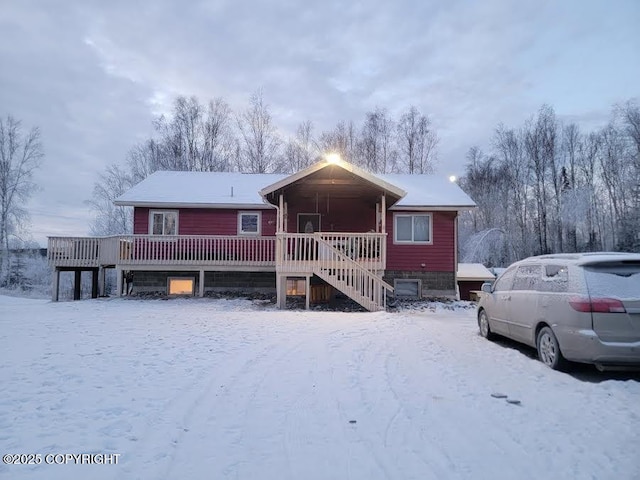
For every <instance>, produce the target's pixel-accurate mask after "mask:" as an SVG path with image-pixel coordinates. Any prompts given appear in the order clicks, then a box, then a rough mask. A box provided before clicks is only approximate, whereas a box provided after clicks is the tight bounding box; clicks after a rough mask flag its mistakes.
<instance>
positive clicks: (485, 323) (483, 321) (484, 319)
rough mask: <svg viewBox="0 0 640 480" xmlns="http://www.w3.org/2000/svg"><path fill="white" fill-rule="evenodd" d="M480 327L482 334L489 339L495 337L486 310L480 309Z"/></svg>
mask: <svg viewBox="0 0 640 480" xmlns="http://www.w3.org/2000/svg"><path fill="white" fill-rule="evenodd" d="M478 327H479V328H480V335H481V336H482V337H484V338H486V339H487V340H491V339H492V338H493V333H492V332H491V327H489V317H488V316H487V312H485V311H484V310H480V313H479V314H478Z"/></svg>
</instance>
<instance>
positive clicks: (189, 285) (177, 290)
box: [169, 277, 196, 295]
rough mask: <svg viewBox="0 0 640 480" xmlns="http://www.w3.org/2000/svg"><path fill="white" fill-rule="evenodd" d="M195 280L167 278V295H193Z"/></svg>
mask: <svg viewBox="0 0 640 480" xmlns="http://www.w3.org/2000/svg"><path fill="white" fill-rule="evenodd" d="M195 283H196V282H195V279H193V278H182V277H175V278H171V277H169V295H193V288H194V286H195Z"/></svg>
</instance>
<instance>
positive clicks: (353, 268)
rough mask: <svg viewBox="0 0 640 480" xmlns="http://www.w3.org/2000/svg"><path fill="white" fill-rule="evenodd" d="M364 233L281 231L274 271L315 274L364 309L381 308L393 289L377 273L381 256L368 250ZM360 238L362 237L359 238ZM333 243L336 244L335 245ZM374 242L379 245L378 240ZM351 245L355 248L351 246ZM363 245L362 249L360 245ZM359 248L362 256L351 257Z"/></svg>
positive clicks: (369, 244)
mask: <svg viewBox="0 0 640 480" xmlns="http://www.w3.org/2000/svg"><path fill="white" fill-rule="evenodd" d="M325 235H326V236H325ZM367 235H371V234H363V235H362V236H360V235H357V234H354V235H353V236H349V237H344V236H343V237H340V238H338V239H336V238H335V237H331V236H330V234H322V233H316V234H308V235H306V234H284V235H282V236H280V237H279V247H278V250H279V253H277V254H276V258H277V259H279V261H277V262H276V271H277V273H278V274H279V275H283V276H285V277H295V276H302V275H305V276H309V275H310V274H314V275H317V276H318V277H319V278H321V279H322V280H324V281H325V282H326V283H328V284H329V285H331V286H332V287H334V288H336V289H338V290H339V291H340V292H342V293H343V294H345V295H347V296H348V297H349V298H351V299H353V300H354V301H355V302H357V303H359V304H360V305H362V306H363V307H364V308H366V309H367V310H369V311H379V310H384V309H385V308H386V297H387V292H393V287H392V286H391V285H389V284H388V283H386V282H385V281H384V280H383V279H382V276H381V275H379V274H378V272H381V271H383V269H382V268H380V267H381V266H382V265H383V264H384V261H383V257H381V255H380V253H379V252H378V253H376V254H372V253H369V252H370V251H372V250H373V249H372V248H371V245H372V244H373V243H372V241H371V237H370V236H369V237H366V236H367ZM362 238H365V240H364V241H362V240H361V239H362ZM380 240H382V238H380ZM359 242H360V243H359ZM336 243H337V244H338V245H340V246H339V248H338V247H337V246H336ZM378 244H379V245H381V244H382V241H380V242H378ZM354 245H358V247H359V248H354ZM363 245H364V246H365V248H360V247H362V246H363ZM380 250H382V249H380ZM360 251H366V252H365V256H366V258H364V259H363V258H361V257H358V258H357V259H354V258H352V256H354V255H356V253H355V252H360ZM382 251H383V250H382ZM348 253H351V255H352V256H350V255H349V254H348ZM363 265H366V266H373V268H365V266H363ZM374 268H375V270H374Z"/></svg>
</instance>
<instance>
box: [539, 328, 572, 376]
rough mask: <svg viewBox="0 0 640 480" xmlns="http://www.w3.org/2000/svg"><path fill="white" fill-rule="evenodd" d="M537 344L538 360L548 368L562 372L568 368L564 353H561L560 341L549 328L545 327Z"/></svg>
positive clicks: (540, 332)
mask: <svg viewBox="0 0 640 480" xmlns="http://www.w3.org/2000/svg"><path fill="white" fill-rule="evenodd" d="M536 344H537V346H538V358H539V359H540V361H541V362H542V363H544V364H545V365H546V366H548V367H551V368H553V369H554V370H562V369H563V368H564V367H565V366H566V363H567V361H566V360H565V359H564V357H563V356H562V352H560V345H559V344H558V339H557V338H556V336H555V335H554V333H553V330H551V329H550V328H549V327H544V328H542V329H541V330H540V331H539V332H538V339H537V342H536Z"/></svg>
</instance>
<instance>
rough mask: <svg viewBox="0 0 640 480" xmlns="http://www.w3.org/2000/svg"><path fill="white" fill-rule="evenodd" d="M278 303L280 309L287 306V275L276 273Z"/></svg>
mask: <svg viewBox="0 0 640 480" xmlns="http://www.w3.org/2000/svg"><path fill="white" fill-rule="evenodd" d="M276 304H277V305H278V308H279V309H280V310H284V309H285V308H287V276H286V275H281V274H276Z"/></svg>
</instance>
